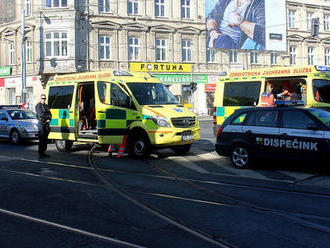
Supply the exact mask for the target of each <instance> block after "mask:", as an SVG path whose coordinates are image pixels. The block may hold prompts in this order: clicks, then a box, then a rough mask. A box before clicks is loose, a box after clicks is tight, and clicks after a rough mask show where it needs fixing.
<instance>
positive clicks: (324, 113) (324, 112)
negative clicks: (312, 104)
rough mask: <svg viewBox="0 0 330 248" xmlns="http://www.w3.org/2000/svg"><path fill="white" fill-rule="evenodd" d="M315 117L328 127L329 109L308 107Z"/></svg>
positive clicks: (329, 123)
mask: <svg viewBox="0 0 330 248" xmlns="http://www.w3.org/2000/svg"><path fill="white" fill-rule="evenodd" d="M308 111H309V112H310V113H312V114H313V115H314V116H316V118H318V119H319V120H320V121H322V122H323V123H324V124H325V125H326V126H328V127H329V128H330V109H329V108H328V109H326V108H323V109H308Z"/></svg>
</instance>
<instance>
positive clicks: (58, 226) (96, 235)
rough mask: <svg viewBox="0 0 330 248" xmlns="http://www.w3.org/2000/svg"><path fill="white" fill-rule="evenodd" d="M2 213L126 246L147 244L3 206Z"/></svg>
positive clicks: (136, 246) (138, 247)
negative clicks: (41, 217)
mask: <svg viewBox="0 0 330 248" xmlns="http://www.w3.org/2000/svg"><path fill="white" fill-rule="evenodd" d="M0 213H3V214H6V215H10V216H14V217H17V218H21V219H25V220H28V221H32V222H36V223H39V224H44V225H48V226H52V227H56V228H60V229H64V230H67V231H70V232H74V233H78V234H82V235H85V236H88V237H92V238H96V239H101V240H104V241H107V242H111V243H116V244H120V245H125V246H128V247H135V248H145V246H139V245H135V244H132V243H128V242H125V241H121V240H119V239H114V238H109V237H107V236H103V235H99V234H95V233H91V232H87V231H83V230H80V229H77V228H72V227H69V226H65V225H61V224H57V223H54V222H50V221H46V220H42V219H39V218H34V217H31V216H27V215H24V214H19V213H15V212H12V211H8V210H5V209H1V208H0Z"/></svg>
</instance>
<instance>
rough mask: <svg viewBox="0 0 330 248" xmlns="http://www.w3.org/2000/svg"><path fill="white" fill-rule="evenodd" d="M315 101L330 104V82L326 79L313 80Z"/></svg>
mask: <svg viewBox="0 0 330 248" xmlns="http://www.w3.org/2000/svg"><path fill="white" fill-rule="evenodd" d="M313 91H314V99H315V100H316V101H317V102H323V103H330V81H329V80H326V79H314V80H313Z"/></svg>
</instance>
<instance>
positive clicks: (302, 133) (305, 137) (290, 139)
mask: <svg viewBox="0 0 330 248" xmlns="http://www.w3.org/2000/svg"><path fill="white" fill-rule="evenodd" d="M321 129H322V128H321V127H320V126H319V124H318V123H317V122H315V120H314V119H313V118H312V117H311V116H310V115H308V114H307V113H305V112H304V111H302V110H299V109H283V110H282V111H281V127H280V139H281V140H283V141H282V144H283V146H282V147H281V150H282V151H283V153H284V155H285V156H286V157H293V158H304V157H306V158H311V157H314V156H315V157H316V156H317V154H318V153H319V151H320V150H322V148H323V146H324V145H325V144H324V142H325V131H324V130H321ZM284 141H285V144H284Z"/></svg>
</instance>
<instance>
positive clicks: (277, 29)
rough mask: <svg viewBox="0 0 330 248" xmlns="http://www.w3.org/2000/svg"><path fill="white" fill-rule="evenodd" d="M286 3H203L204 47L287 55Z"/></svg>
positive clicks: (224, 0) (239, 0)
mask: <svg viewBox="0 0 330 248" xmlns="http://www.w3.org/2000/svg"><path fill="white" fill-rule="evenodd" d="M285 2H286V1H285V0H205V12H206V13H205V16H206V36H207V37H206V47H207V49H210V48H220V49H221V48H222V49H242V50H244V49H251V50H272V51H286V6H285V4H286V3H285Z"/></svg>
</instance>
